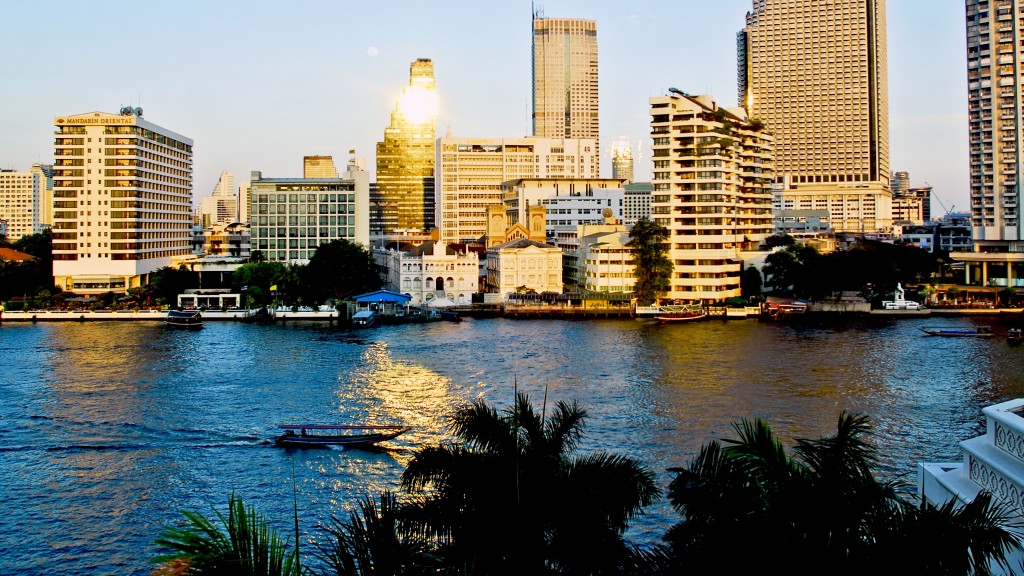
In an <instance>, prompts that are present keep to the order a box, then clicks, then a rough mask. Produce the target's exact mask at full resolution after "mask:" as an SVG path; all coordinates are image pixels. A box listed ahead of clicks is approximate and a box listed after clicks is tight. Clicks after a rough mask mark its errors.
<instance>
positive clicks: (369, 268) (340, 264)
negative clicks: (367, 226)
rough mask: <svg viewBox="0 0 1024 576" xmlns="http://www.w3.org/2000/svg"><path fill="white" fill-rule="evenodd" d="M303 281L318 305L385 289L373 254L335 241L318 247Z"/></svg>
mask: <svg viewBox="0 0 1024 576" xmlns="http://www.w3.org/2000/svg"><path fill="white" fill-rule="evenodd" d="M302 280H303V284H304V285H305V287H306V289H307V290H308V291H309V297H311V298H313V299H314V301H315V302H322V301H323V300H325V299H327V298H334V299H335V300H343V299H345V298H347V297H349V296H354V295H357V294H362V293H364V292H371V291H373V290H377V289H379V288H380V287H381V281H380V276H378V275H377V264H376V262H374V260H373V254H372V253H370V250H369V249H368V248H366V247H365V246H363V245H361V244H358V243H356V242H351V241H349V240H331V241H330V242H325V243H323V244H321V245H320V246H319V247H317V249H316V252H314V253H313V257H312V258H310V259H309V264H307V265H306V268H305V270H304V272H303V274H302Z"/></svg>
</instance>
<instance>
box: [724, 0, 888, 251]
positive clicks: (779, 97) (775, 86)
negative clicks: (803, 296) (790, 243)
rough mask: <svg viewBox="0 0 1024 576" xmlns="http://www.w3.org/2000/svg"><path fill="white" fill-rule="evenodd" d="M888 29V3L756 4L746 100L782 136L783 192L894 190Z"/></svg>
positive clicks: (744, 47) (744, 61) (742, 81)
mask: <svg viewBox="0 0 1024 576" xmlns="http://www.w3.org/2000/svg"><path fill="white" fill-rule="evenodd" d="M885 30H886V29H885V0H832V1H830V2H821V1H819V0H754V4H753V10H752V11H751V12H748V13H747V21H746V27H745V28H744V29H743V30H742V31H741V32H740V33H739V35H738V38H737V48H738V70H739V74H738V76H739V77H738V80H739V98H740V101H741V102H742V103H743V105H744V107H745V108H746V110H747V115H748V117H749V118H751V119H752V120H756V121H759V122H763V123H764V124H765V126H766V127H767V129H768V130H769V131H770V132H771V133H772V134H773V135H774V136H775V167H776V179H777V180H778V182H777V186H776V190H777V191H779V193H781V194H783V195H785V194H787V193H788V191H789V190H801V189H803V190H805V191H807V190H811V191H819V190H820V191H822V192H827V193H828V194H831V195H835V194H843V195H845V197H846V198H848V199H849V200H850V201H851V202H854V203H857V202H861V203H864V202H867V203H872V204H878V203H880V202H881V200H880V199H879V198H874V199H871V200H863V199H858V197H859V196H879V195H883V194H884V195H888V194H889V190H890V183H889V178H890V173H889V110H888V87H887V83H886V74H887V72H886V36H885ZM844 226H847V225H846V224H844V225H840V226H837V225H835V223H833V228H834V229H835V230H836V231H843V230H842V228H843V227H844ZM849 226H850V228H849V230H850V231H854V232H862V231H863V232H875V231H876V230H867V229H866V228H868V227H867V226H864V225H861V224H860V223H857V222H853V224H852V225H849Z"/></svg>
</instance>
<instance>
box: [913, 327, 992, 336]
mask: <svg viewBox="0 0 1024 576" xmlns="http://www.w3.org/2000/svg"><path fill="white" fill-rule="evenodd" d="M921 331H922V332H924V333H925V334H928V335H929V336H976V337H981V338H988V337H991V336H992V335H993V334H992V328H991V327H989V326H978V327H977V328H927V327H926V328H921Z"/></svg>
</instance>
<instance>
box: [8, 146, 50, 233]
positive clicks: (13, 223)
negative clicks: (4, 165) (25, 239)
mask: <svg viewBox="0 0 1024 576" xmlns="http://www.w3.org/2000/svg"><path fill="white" fill-rule="evenodd" d="M52 176H53V169H52V167H51V166H50V165H44V164H33V165H32V167H31V168H29V170H28V171H27V172H15V171H13V170H0V220H6V221H7V232H6V233H5V235H6V237H7V240H8V241H10V242H15V241H17V240H19V239H20V238H21V237H22V236H28V235H30V234H38V233H40V232H42V231H43V229H44V228H46V226H47V225H48V224H50V223H51V219H52V218H51V216H50V214H51V213H52V211H51V210H48V209H47V208H48V204H49V207H50V208H51V209H52V197H53V196H52V195H53V178H52Z"/></svg>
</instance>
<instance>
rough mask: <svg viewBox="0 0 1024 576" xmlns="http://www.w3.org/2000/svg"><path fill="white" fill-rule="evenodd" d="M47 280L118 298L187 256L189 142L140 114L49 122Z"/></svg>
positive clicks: (96, 114) (87, 115) (98, 114)
mask: <svg viewBox="0 0 1024 576" xmlns="http://www.w3.org/2000/svg"><path fill="white" fill-rule="evenodd" d="M54 124H55V126H56V136H55V150H54V176H53V178H54V180H53V197H54V200H53V275H54V277H55V282H56V283H57V285H58V286H60V287H61V288H63V289H64V290H70V291H74V292H79V293H84V294H87V293H101V292H108V291H113V292H125V291H127V290H128V289H129V288H133V287H136V286H140V285H143V284H145V283H146V282H147V281H148V275H149V273H150V272H153V271H155V270H157V269H158V268H161V267H164V266H168V265H170V263H171V258H172V257H174V256H184V255H186V254H189V253H190V251H191V241H192V140H191V139H189V138H186V137H184V136H181V135H180V134H176V133H174V132H172V131H170V130H167V129H166V128H162V127H160V126H157V125H156V124H153V123H152V122H149V121H147V120H145V119H144V118H143V117H142V109H141V108H130V107H126V108H122V109H121V111H120V113H119V114H108V113H104V112H89V113H85V114H78V115H75V116H58V117H56V118H54Z"/></svg>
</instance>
